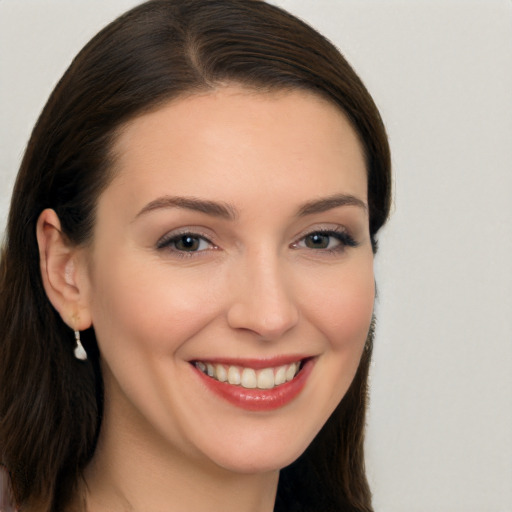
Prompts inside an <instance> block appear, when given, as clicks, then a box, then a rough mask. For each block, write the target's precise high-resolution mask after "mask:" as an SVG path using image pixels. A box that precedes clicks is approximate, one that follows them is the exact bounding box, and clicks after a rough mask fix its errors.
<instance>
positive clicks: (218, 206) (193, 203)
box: [136, 196, 238, 220]
mask: <svg viewBox="0 0 512 512" xmlns="http://www.w3.org/2000/svg"><path fill="white" fill-rule="evenodd" d="M161 208H183V209H185V210H193V211H196V212H201V213H206V214H207V215H212V216H213V217H221V218H223V219H228V220H235V219H236V218H237V217H238V213H237V211H236V209H235V208H234V207H233V206H231V205H229V204H226V203H219V202H216V201H208V200H205V199H198V198H196V197H179V196H163V197H159V198H158V199H155V200H154V201H151V202H150V203H148V204H147V205H146V206H144V208H142V210H141V211H140V212H139V213H138V214H137V215H136V218H137V217H140V216H141V215H143V214H145V213H148V212H151V211H154V210H159V209H161Z"/></svg>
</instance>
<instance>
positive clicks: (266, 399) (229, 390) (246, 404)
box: [192, 358, 315, 411]
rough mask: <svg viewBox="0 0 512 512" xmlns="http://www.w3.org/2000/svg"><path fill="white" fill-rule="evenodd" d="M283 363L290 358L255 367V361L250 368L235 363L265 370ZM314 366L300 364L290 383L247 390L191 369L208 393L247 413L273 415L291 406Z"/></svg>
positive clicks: (303, 362) (259, 363) (244, 363)
mask: <svg viewBox="0 0 512 512" xmlns="http://www.w3.org/2000/svg"><path fill="white" fill-rule="evenodd" d="M297 360H298V359H295V360H294V361H297ZM209 361H210V360H209ZM283 361H289V358H288V359H280V360H279V362H277V360H272V362H270V361H269V360H266V361H264V362H261V361H259V362H258V363H257V364H254V363H255V362H256V361H252V364H249V363H248V361H247V360H244V361H243V363H242V362H241V361H237V365H240V366H243V367H246V368H247V367H249V368H253V369H256V368H264V367H267V368H268V367H276V366H279V365H280V364H283ZM276 362H277V364H276ZM223 363H225V364H226V360H223ZM314 363H315V360H314V359H313V358H308V359H304V360H302V363H301V368H300V370H299V372H298V373H297V375H296V376H295V377H294V378H293V379H292V380H290V381H289V382H286V383H284V384H280V385H277V386H275V387H274V388H272V389H258V388H254V389H248V388H244V387H243V386H241V385H234V384H229V383H228V382H220V381H218V380H217V379H215V378H213V377H209V376H208V375H206V374H205V373H203V372H202V371H201V370H199V369H198V368H196V367H195V366H192V368H193V370H194V371H195V373H196V375H197V376H198V378H200V379H201V381H202V383H203V384H204V385H205V386H206V387H207V388H208V390H210V391H211V392H213V393H215V394H216V395H217V396H219V397H221V398H222V399H224V400H227V401H228V402H229V403H231V404H233V405H235V406H236V407H240V408H241V409H245V410H248V411H272V410H275V409H278V408H280V407H283V406H285V405H286V404H288V403H290V402H291V401H292V400H293V399H294V398H296V397H297V396H298V395H299V394H300V392H301V391H302V389H303V388H304V386H305V384H306V382H307V379H308V377H309V375H310V373H311V370H312V369H313V366H314Z"/></svg>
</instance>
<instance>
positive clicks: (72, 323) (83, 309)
mask: <svg viewBox="0 0 512 512" xmlns="http://www.w3.org/2000/svg"><path fill="white" fill-rule="evenodd" d="M37 243H38V245H39V261H40V267H41V276H42V280H43V286H44V289H45V291H46V295H47V296H48V299H49V300H50V302H51V303H52V305H53V307H54V308H55V309H56V310H57V311H58V312H59V314H60V316H61V317H62V320H63V321H64V322H65V323H66V324H67V325H69V327H71V328H72V329H73V330H77V331H82V330H84V329H87V328H88V327H90V326H91V323H92V321H91V313H90V309H89V302H88V290H89V286H88V278H87V267H86V260H85V255H84V250H83V249H80V248H78V247H76V246H73V245H71V244H70V243H69V241H68V240H67V238H66V236H65V235H64V234H63V233H62V230H61V224H60V220H59V218H58V216H57V214H56V213H55V211H54V210H50V209H47V210H44V211H43V212H42V213H41V215H40V216H39V219H38V221H37Z"/></svg>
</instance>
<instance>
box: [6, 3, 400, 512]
mask: <svg viewBox="0 0 512 512" xmlns="http://www.w3.org/2000/svg"><path fill="white" fill-rule="evenodd" d="M389 203H390V159H389V149H388V145H387V139H386V135H385V131H384V128H383V125H382V122H381V120H380V117H379V114H378V111H377V109H376V107H375V105H374V103H373V101H372V100H371V97H370V96H369V94H368V92H367V91H366V89H365V88H364V86H363V84H362V83H361V81H360V80H359V79H358V77H357V76H356V75H355V73H354V72H353V70H352V69H351V68H350V66H349V65H348V64H347V63H346V61H345V60H344V59H343V57H342V56H341V55H340V54H339V53H338V52H337V50H336V49H335V48H334V47H333V46H332V45H331V44H330V43H329V42H328V41H326V40H325V39H324V38H323V37H322V36H320V35H319V34H318V33H316V32H315V31H314V30H313V29H311V28H310V27H308V26H306V25H305V24H304V23H302V22H301V21H299V20H297V19H296V18H294V17H292V16H291V15H289V14H287V13H286V12H284V11H282V10H280V9H278V8H276V7H273V6H271V5H268V4H266V3H264V2H256V1H246V0H206V1H205V0H156V1H150V2H147V3H144V4H142V5H140V6H138V7H136V8H135V9H133V10H132V11H130V12H128V13H126V14H125V15H124V16H121V17H120V18H119V19H118V20H116V21H114V22H113V23H112V24H111V25H109V26H108V27H106V28H105V29H104V30H102V31H101V32H100V33H99V34H98V35H97V36H96V37H95V38H93V39H92V41H91V42H90V43H89V44H88V45H86V47H85V48H84V49H83V50H82V51H81V52H80V54H79V55H78V56H77V57H76V59H75V60H74V62H73V63H72V65H71V66H70V68H69V69H68V71H67V72H66V73H65V75H64V77H63V78H62V79H61V81H60V82H59V84H58V85H57V87H56V89H55V90H54V92H53V93H52V95H51V97H50V99H49V101H48V103H47V105H46V107H45V108H44V110H43V112H42V114H41V117H40V119H39V121H38V123H37V125H36V127H35V129H34V132H33V134H32V137H31V140H30V142H29V145H28V148H27V152H26V154H25V157H24V160H23V162H22V165H21V169H20V172H19V175H18V179H17V182H16V185H15V190H14V194H13V199H12V203H11V211H10V217H9V223H8V228H7V241H6V244H5V247H4V250H3V253H2V260H1V272H0V276H1V277H0V279H1V284H0V286H1V290H2V293H1V298H0V315H1V316H2V318H4V319H7V320H6V321H5V322H3V323H2V325H1V326H0V365H1V366H0V379H1V381H0V389H2V395H1V402H0V447H1V448H0V450H1V451H0V460H1V462H2V463H3V464H4V465H5V466H6V467H7V468H9V471H10V474H11V478H12V485H13V491H14V495H15V497H16V501H17V503H18V504H19V506H20V507H21V509H22V510H44V511H47V510H52V511H53V510H55V511H61V510H76V511H80V510H94V511H102V510H125V509H126V510H170V511H173V510H180V511H181V510H211V511H216V510H224V511H230V510H238V511H240V510H243V511H245V510H247V511H254V512H264V511H270V510H282V511H313V510H315V511H316V510H318V511H330V510H333V511H334V510H336V511H369V510H372V508H371V496H370V491H369V488H368V484H367V481H366V477H365V471H364V458H363V434H364V417H365V406H366V393H367V375H368V368H369V362H370V358H371V350H372V336H373V327H372V326H373V323H372V313H373V301H374V294H375V290H374V278H373V269H372V265H373V255H374V252H375V249H376V240H375V236H376V234H377V232H378V230H379V229H380V227H381V226H382V225H383V223H384V222H385V220H386V218H387V215H388V212H389Z"/></svg>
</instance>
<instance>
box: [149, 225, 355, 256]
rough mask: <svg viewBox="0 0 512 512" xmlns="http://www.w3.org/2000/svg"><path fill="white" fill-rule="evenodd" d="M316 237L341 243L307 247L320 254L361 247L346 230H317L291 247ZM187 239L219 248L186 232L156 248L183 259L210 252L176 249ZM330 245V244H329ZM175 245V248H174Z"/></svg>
mask: <svg viewBox="0 0 512 512" xmlns="http://www.w3.org/2000/svg"><path fill="white" fill-rule="evenodd" d="M315 235H320V236H327V237H332V238H335V239H336V240H337V241H338V242H339V244H337V245H336V246H335V247H333V248H330V249H329V248H312V247H305V248H306V249H310V250H313V251H319V252H326V253H329V254H334V253H341V252H343V251H345V249H346V248H347V247H357V246H358V245H359V243H358V242H356V240H355V239H354V238H353V237H352V236H351V235H349V234H348V233H347V232H346V231H345V230H341V229H340V230H336V229H316V230H314V231H311V232H309V233H306V234H304V235H302V236H301V237H300V238H299V240H298V241H297V242H294V243H292V244H291V247H292V248H293V249H301V248H303V247H300V246H299V244H300V243H301V242H303V241H305V240H306V239H307V238H308V237H312V236H315ZM187 237H188V238H190V239H193V240H199V244H201V242H206V243H207V244H209V245H210V249H217V246H216V245H215V244H214V243H213V242H211V240H209V239H208V238H207V237H206V236H205V235H203V234H200V233H194V232H191V231H185V232H182V233H177V234H176V233H172V234H170V235H166V236H164V237H162V238H161V239H160V240H159V241H158V242H157V245H156V248H157V249H159V250H163V249H169V250H170V251H172V252H173V253H174V254H176V255H177V256H179V257H181V258H190V257H194V256H196V255H197V254H198V253H202V252H204V251H205V250H208V249H201V250H194V251H186V250H180V249H177V248H176V247H175V245H176V244H177V243H178V242H180V241H183V240H184V239H185V238H187ZM329 244H330V242H329ZM329 244H328V245H329ZM173 245H174V247H173Z"/></svg>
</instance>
